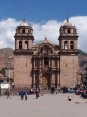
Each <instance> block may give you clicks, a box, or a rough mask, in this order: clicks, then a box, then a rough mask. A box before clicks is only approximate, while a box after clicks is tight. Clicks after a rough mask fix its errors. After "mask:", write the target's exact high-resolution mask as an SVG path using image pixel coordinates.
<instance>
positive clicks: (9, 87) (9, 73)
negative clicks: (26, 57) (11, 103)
mask: <svg viewBox="0 0 87 117" xmlns="http://www.w3.org/2000/svg"><path fill="white" fill-rule="evenodd" d="M8 67H9V91H10V63H9V65H8Z"/></svg>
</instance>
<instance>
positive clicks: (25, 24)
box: [20, 19, 29, 26]
mask: <svg viewBox="0 0 87 117" xmlns="http://www.w3.org/2000/svg"><path fill="white" fill-rule="evenodd" d="M20 26H29V25H28V23H27V22H26V20H25V19H23V22H22V23H21V25H20Z"/></svg>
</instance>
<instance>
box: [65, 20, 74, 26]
mask: <svg viewBox="0 0 87 117" xmlns="http://www.w3.org/2000/svg"><path fill="white" fill-rule="evenodd" d="M64 26H68V27H71V26H72V24H71V23H70V22H69V19H67V22H66V23H65V24H64Z"/></svg>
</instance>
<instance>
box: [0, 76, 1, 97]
mask: <svg viewBox="0 0 87 117" xmlns="http://www.w3.org/2000/svg"><path fill="white" fill-rule="evenodd" d="M0 96H1V76H0Z"/></svg>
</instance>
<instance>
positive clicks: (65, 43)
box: [64, 41, 68, 49]
mask: <svg viewBox="0 0 87 117" xmlns="http://www.w3.org/2000/svg"><path fill="white" fill-rule="evenodd" d="M64 49H68V43H67V41H65V42H64Z"/></svg>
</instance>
